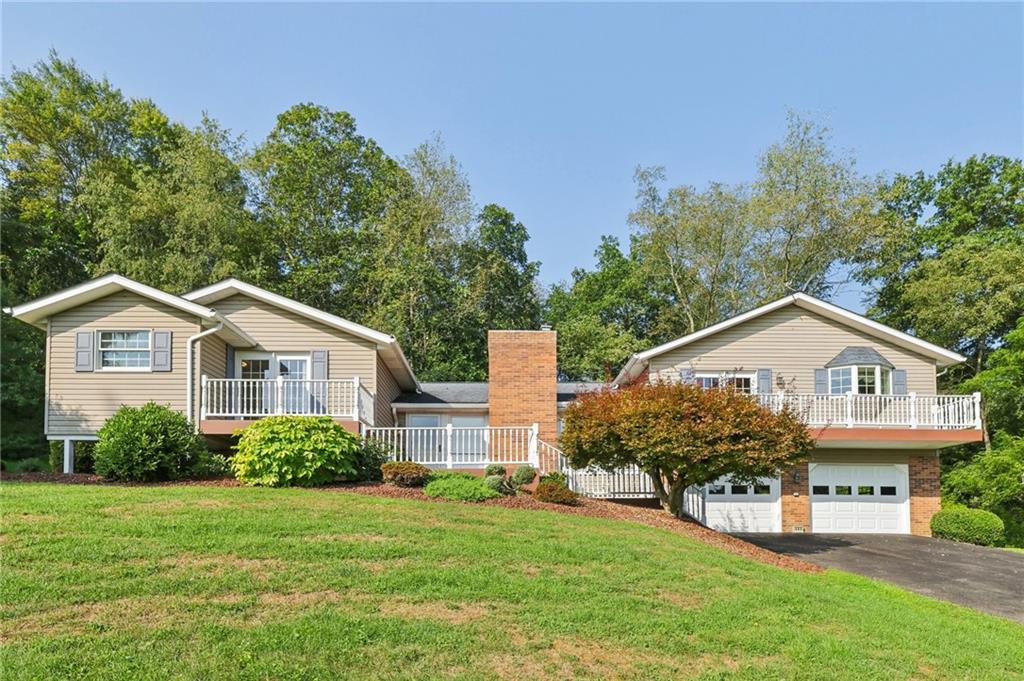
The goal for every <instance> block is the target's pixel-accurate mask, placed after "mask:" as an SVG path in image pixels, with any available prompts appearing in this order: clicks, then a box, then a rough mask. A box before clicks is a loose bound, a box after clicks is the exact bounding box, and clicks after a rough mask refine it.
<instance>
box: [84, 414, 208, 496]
mask: <svg viewBox="0 0 1024 681" xmlns="http://www.w3.org/2000/svg"><path fill="white" fill-rule="evenodd" d="M93 452H94V458H95V469H96V473H98V474H99V475H102V476H103V477H104V478H107V479H109V480H124V481H132V482H155V481H159V480H178V479H180V478H183V477H187V476H189V475H191V474H192V473H193V469H194V468H195V466H196V464H197V463H199V461H200V459H201V457H202V456H203V454H204V453H205V452H206V446H205V444H204V443H203V438H202V436H201V435H200V434H199V433H198V432H196V428H195V426H194V425H192V424H191V423H189V422H188V419H186V418H185V416H184V415H183V414H181V413H179V412H177V411H174V410H173V409H171V408H169V407H166V406H163V405H160V404H156V403H154V402H150V403H148V404H145V405H143V406H141V407H129V406H127V405H126V406H122V407H121V408H120V409H118V410H117V411H116V412H114V415H113V416H111V417H110V418H109V419H107V422H106V423H104V424H103V427H101V428H100V430H99V440H97V442H96V445H95V449H94V450H93ZM75 470H79V468H78V466H77V464H76V466H75Z"/></svg>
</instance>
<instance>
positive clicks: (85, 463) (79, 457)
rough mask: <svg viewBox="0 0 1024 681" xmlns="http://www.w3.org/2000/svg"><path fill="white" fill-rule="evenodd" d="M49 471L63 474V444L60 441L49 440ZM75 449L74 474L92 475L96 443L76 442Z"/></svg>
mask: <svg viewBox="0 0 1024 681" xmlns="http://www.w3.org/2000/svg"><path fill="white" fill-rule="evenodd" d="M49 445H50V457H49V458H50V470H51V471H53V472H54V473H63V472H64V442H63V441H61V440H50V442H49ZM74 447H75V472H76V473H92V472H93V471H94V470H95V468H96V463H95V453H96V443H95V442H87V441H85V440H76V441H75V442H74Z"/></svg>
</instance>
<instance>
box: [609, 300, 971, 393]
mask: <svg viewBox="0 0 1024 681" xmlns="http://www.w3.org/2000/svg"><path fill="white" fill-rule="evenodd" d="M787 305H797V306H799V307H802V308H804V309H805V310H810V311H811V312H815V313H817V314H819V315H821V316H823V317H826V318H828V319H832V320H834V321H838V322H840V323H842V324H845V325H847V326H852V327H854V328H857V329H860V330H862V331H865V332H867V333H870V334H871V335H873V336H880V337H882V338H886V339H888V340H890V341H892V342H894V343H896V344H897V345H901V346H903V347H906V348H909V349H911V350H914V351H916V352H918V353H920V354H923V355H925V356H927V357H930V358H932V359H934V360H935V361H936V364H937V365H938V366H939V367H946V366H950V365H952V364H959V363H960V362H963V361H965V360H966V358H965V357H963V356H962V355H960V354H958V353H955V352H953V351H951V350H946V349H945V348H942V347H939V346H938V345H935V344H933V343H929V342H928V341H923V340H921V339H920V338H915V337H914V336H911V335H909V334H906V333H903V332H902V331H897V330H896V329H894V328H892V327H891V326H886V325H885V324H882V323H880V322H876V321H873V320H871V319H868V318H867V317H865V316H863V315H859V314H857V313H856V312H851V311H850V310H845V309H843V308H841V307H839V306H837V305H833V304H832V303H826V302H825V301H824V300H819V299H818V298H815V297H814V296H810V295H807V294H806V293H793V294H791V295H788V296H785V297H784V298H779V299H778V300H775V301H772V302H770V303H768V304H766V305H762V306H761V307H757V308H754V309H753V310H749V311H748V312H744V313H743V314H740V315H736V316H735V317H730V318H729V319H726V320H724V321H721V322H718V323H717V324H712V325H711V326H709V327H707V328H705V329H701V330H700V331H697V332H695V333H691V334H688V335H686V336H683V337H681V338H677V339H675V340H673V341H669V342H668V343H663V344H661V345H658V346H656V347H653V348H651V349H650V350H645V351H643V352H638V353H636V354H634V355H632V356H631V357H630V358H629V360H628V361H627V362H626V364H625V366H623V367H622V371H620V372H619V374H618V376H616V377H615V380H614V381H613V384H615V385H621V384H623V383H628V382H629V381H630V380H633V379H634V378H636V376H638V375H639V374H640V372H641V371H643V367H645V366H647V363H648V362H649V361H650V360H651V358H652V357H657V356H658V355H661V354H664V353H666V352H669V351H671V350H675V349H676V348H680V347H683V346H684V345H689V344H690V343H693V342H695V341H698V340H701V339H702V338H707V337H708V336H711V335H714V334H716V333H718V332H719V331H724V330H725V329H728V328H731V327H733V326H736V325H737V324H742V323H743V322H746V321H748V320H750V319H754V318H756V317H760V316H762V315H765V314H768V313H769V312H774V311H775V310H778V309H779V308H782V307H785V306H787Z"/></svg>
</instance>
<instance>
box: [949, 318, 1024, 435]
mask: <svg viewBox="0 0 1024 681" xmlns="http://www.w3.org/2000/svg"><path fill="white" fill-rule="evenodd" d="M959 390H960V391H961V392H965V393H970V392H980V393H981V396H982V405H983V407H984V409H985V425H986V427H987V429H988V432H989V433H990V434H993V435H994V434H995V433H997V432H1000V431H1001V432H1004V433H1007V434H1008V435H1013V436H1024V317H1020V318H1019V319H1018V320H1017V327H1016V328H1015V329H1014V330H1013V331H1011V332H1010V333H1008V334H1007V335H1006V344H1005V345H1004V346H1003V347H1001V348H999V349H998V350H996V351H994V352H993V353H992V354H991V355H989V357H988V362H987V365H986V367H985V369H983V370H982V371H980V372H979V373H978V374H977V375H975V376H973V377H972V378H970V379H968V380H966V381H964V382H963V383H962V384H960V386H959Z"/></svg>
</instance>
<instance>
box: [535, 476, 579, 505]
mask: <svg viewBox="0 0 1024 681" xmlns="http://www.w3.org/2000/svg"><path fill="white" fill-rule="evenodd" d="M533 498H534V499H536V500H537V501H546V502H547V503H549V504H565V505H566V506H572V505H574V504H576V502H577V500H578V497H577V495H576V493H575V492H573V491H572V490H571V489H569V488H568V487H567V486H565V485H563V484H562V483H560V482H553V481H547V482H541V483H538V484H537V489H536V490H534V492H533Z"/></svg>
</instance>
